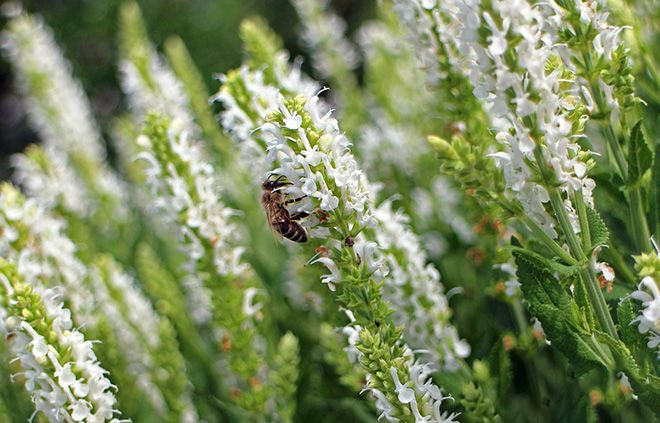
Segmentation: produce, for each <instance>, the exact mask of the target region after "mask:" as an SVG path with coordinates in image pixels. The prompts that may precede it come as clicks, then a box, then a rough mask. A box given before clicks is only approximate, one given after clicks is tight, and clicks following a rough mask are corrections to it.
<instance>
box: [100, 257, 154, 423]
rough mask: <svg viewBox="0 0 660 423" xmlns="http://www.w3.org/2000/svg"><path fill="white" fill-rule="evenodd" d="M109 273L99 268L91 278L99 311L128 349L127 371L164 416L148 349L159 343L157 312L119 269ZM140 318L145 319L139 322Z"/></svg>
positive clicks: (126, 350) (119, 340)
mask: <svg viewBox="0 0 660 423" xmlns="http://www.w3.org/2000/svg"><path fill="white" fill-rule="evenodd" d="M105 270H106V269H103V270H101V269H99V268H95V269H93V270H92V271H91V274H90V281H91V284H92V287H93V289H94V294H95V296H96V298H97V300H98V305H99V309H100V311H101V312H102V314H103V316H104V318H105V319H107V321H108V323H109V324H110V325H111V327H112V331H113V333H115V335H116V337H117V341H118V343H119V345H122V346H127V348H125V349H124V350H123V352H124V353H125V355H126V358H127V361H128V366H127V369H126V370H127V371H128V372H129V373H130V374H131V375H133V376H134V377H135V384H136V385H137V386H138V387H139V389H140V390H141V391H142V392H144V393H145V395H146V397H147V398H148V399H149V402H151V404H152V405H153V406H154V409H155V410H156V412H158V413H159V414H160V415H161V416H162V415H164V413H165V410H166V404H165V400H164V398H163V395H162V393H161V392H160V390H159V389H158V386H156V384H155V383H154V381H153V380H152V375H153V374H154V373H155V371H156V369H154V363H153V359H152V357H151V355H150V348H149V347H150V345H148V344H149V341H151V343H157V342H158V339H157V338H158V322H157V321H155V320H154V318H155V317H156V316H154V313H153V310H150V307H151V305H150V304H149V303H148V300H147V299H146V298H144V297H143V296H142V295H141V293H139V292H138V291H137V289H136V288H135V286H133V285H132V281H130V277H129V276H128V275H126V274H125V273H122V272H120V271H119V269H117V268H114V269H107V270H109V274H104V273H106V272H105ZM111 289H112V290H115V291H116V290H118V289H121V290H122V294H121V295H122V297H123V299H124V300H125V301H121V302H120V301H118V299H117V298H115V297H113V295H112V292H111ZM129 304H130V305H129ZM145 311H146V312H145ZM137 317H140V318H141V319H140V320H136V318H137ZM136 323H137V325H136ZM145 333H148V334H149V337H148V338H145V337H144V334H145ZM145 341H147V342H145ZM128 346H130V347H128ZM152 351H153V350H152Z"/></svg>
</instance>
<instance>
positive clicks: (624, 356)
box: [596, 332, 660, 414]
mask: <svg viewBox="0 0 660 423" xmlns="http://www.w3.org/2000/svg"><path fill="white" fill-rule="evenodd" d="M596 335H597V336H598V340H599V341H601V342H602V343H604V344H605V345H607V346H608V347H609V348H610V351H611V352H612V354H613V355H614V359H615V360H616V363H617V367H618V370H620V371H623V372H624V373H625V374H626V376H628V380H629V381H630V386H632V388H633V391H634V392H635V394H636V395H637V396H638V397H639V399H640V400H641V401H642V402H643V403H644V404H645V405H646V406H648V407H649V408H650V409H651V410H653V412H654V413H656V414H660V378H658V377H657V376H655V375H653V374H649V373H648V372H645V371H642V370H641V369H640V368H639V366H638V365H637V362H636V361H635V359H634V358H633V355H632V354H631V352H630V350H629V349H628V347H627V346H626V344H624V343H623V342H622V341H620V340H618V339H614V338H612V337H611V336H609V335H608V334H606V333H603V332H596Z"/></svg>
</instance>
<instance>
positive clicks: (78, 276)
mask: <svg viewBox="0 0 660 423" xmlns="http://www.w3.org/2000/svg"><path fill="white" fill-rule="evenodd" d="M63 230H64V222H62V221H61V220H58V219H54V218H53V217H51V216H50V215H49V214H48V213H47V212H46V211H45V210H44V209H43V208H42V207H40V206H39V205H38V204H37V202H36V201H35V200H33V199H29V198H28V199H26V198H24V197H23V196H22V195H21V193H20V192H19V191H18V190H17V189H16V188H14V187H12V186H11V185H9V184H2V185H0V232H2V234H3V235H2V237H0V256H2V257H4V258H6V259H10V260H12V261H14V262H15V263H16V267H17V268H18V272H19V273H20V274H21V275H22V276H23V278H25V279H26V280H28V281H39V282H40V283H41V284H44V285H48V286H61V287H63V289H64V291H63V295H64V299H65V300H66V301H68V302H69V306H70V307H71V311H72V312H73V316H74V319H75V322H76V324H78V325H81V326H85V327H96V324H97V320H98V317H97V316H96V313H95V304H94V295H93V293H92V291H91V290H90V289H89V287H88V286H87V284H86V283H84V281H85V278H86V276H87V270H86V268H85V266H84V265H83V264H82V263H81V262H80V261H79V260H78V259H77V258H76V256H75V251H76V248H75V245H74V244H73V243H72V242H71V240H70V239H69V238H67V237H66V236H65V235H64V234H63Z"/></svg>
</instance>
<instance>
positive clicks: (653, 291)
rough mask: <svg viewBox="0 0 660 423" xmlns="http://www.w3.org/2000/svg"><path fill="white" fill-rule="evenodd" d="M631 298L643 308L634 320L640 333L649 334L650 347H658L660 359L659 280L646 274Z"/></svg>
mask: <svg viewBox="0 0 660 423" xmlns="http://www.w3.org/2000/svg"><path fill="white" fill-rule="evenodd" d="M631 298H633V299H635V300H637V301H640V302H641V303H642V307H643V309H642V310H641V311H640V314H639V316H637V318H635V320H633V322H634V323H638V326H637V329H638V330H639V333H645V334H648V337H649V341H648V344H647V345H648V347H649V348H650V349H657V354H658V359H660V288H658V282H657V281H656V280H655V279H653V278H652V277H651V276H646V277H645V278H644V279H642V282H641V283H640V284H639V286H638V288H637V291H635V292H633V293H632V294H631Z"/></svg>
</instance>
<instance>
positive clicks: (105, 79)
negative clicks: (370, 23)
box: [2, 0, 375, 124]
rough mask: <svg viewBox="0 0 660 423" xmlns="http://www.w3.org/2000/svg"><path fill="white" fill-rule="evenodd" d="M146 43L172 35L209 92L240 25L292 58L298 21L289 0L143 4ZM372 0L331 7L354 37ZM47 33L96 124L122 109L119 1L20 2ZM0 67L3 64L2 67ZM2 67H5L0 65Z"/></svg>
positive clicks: (344, 0)
mask: <svg viewBox="0 0 660 423" xmlns="http://www.w3.org/2000/svg"><path fill="white" fill-rule="evenodd" d="M138 3H139V5H140V8H141V10H142V13H143V14H144V19H145V20H146V24H147V28H148V30H149V36H150V37H151V39H152V40H153V42H154V43H155V44H156V46H157V47H158V49H159V50H161V51H162V45H163V43H164V42H165V40H166V39H167V37H168V36H170V35H178V36H179V37H181V39H183V41H184V42H185V44H186V47H187V48H188V50H189V51H190V54H191V56H192V58H193V60H194V61H195V64H196V65H197V66H198V68H199V69H200V71H201V73H202V75H203V77H204V79H205V82H206V84H207V86H208V87H216V86H217V83H216V82H213V75H214V74H216V73H222V72H226V71H227V70H229V69H231V68H235V67H238V66H239V65H240V64H241V60H242V53H241V45H240V40H239V37H238V27H239V24H240V22H241V21H242V20H243V19H244V18H245V17H248V16H251V15H261V16H263V17H265V19H266V20H267V21H268V22H269V24H270V26H272V27H273V28H274V29H275V31H276V32H277V33H278V34H279V36H280V37H282V39H283V40H284V43H285V46H286V48H287V49H289V50H290V51H291V52H292V54H293V55H300V54H301V50H300V48H299V46H298V42H297V41H298V40H297V29H298V22H297V16H296V13H295V11H294V10H293V8H292V7H291V5H290V4H289V2H288V0H243V1H239V0H217V1H211V0H141V1H138ZM374 3H375V1H374V0H367V1H359V2H355V1H350V0H341V1H335V2H333V6H335V7H336V9H337V10H338V12H339V13H341V14H342V16H343V17H344V18H346V19H347V20H348V22H349V26H350V27H351V28H352V29H354V28H356V27H357V26H359V23H360V22H362V21H363V20H364V19H366V18H368V17H369V16H372V15H373V5H374ZM23 4H24V7H25V9H26V10H27V11H28V12H30V13H36V14H39V15H41V16H42V17H43V18H44V19H45V21H46V23H47V24H48V25H49V26H50V27H51V28H53V31H54V32H55V38H56V40H57V41H58V44H59V45H60V46H61V47H62V48H63V50H64V52H65V55H66V57H67V58H68V59H69V60H70V61H71V62H72V65H73V72H74V75H76V76H77V77H78V78H79V79H80V80H81V81H82V83H83V87H84V89H85V92H86V93H87V94H88V95H89V96H90V98H91V100H92V104H93V107H94V112H95V113H96V114H97V116H98V117H99V118H100V120H101V123H102V124H104V123H106V122H107V118H108V117H110V116H112V115H115V114H117V113H118V112H119V111H120V110H121V109H122V102H121V93H120V90H119V84H118V81H117V50H116V46H117V12H118V10H119V5H120V4H121V1H119V0H102V1H84V0H41V1H25V2H23ZM3 60H4V59H3ZM2 66H3V68H4V67H7V64H6V63H3V64H2Z"/></svg>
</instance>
